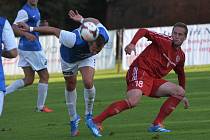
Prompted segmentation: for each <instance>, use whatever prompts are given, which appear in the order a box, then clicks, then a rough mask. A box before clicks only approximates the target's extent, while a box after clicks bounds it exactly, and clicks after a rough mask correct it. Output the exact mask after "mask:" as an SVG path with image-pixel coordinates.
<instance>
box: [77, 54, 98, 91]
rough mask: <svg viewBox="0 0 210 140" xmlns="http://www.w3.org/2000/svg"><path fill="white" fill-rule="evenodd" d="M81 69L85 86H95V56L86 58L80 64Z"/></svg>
mask: <svg viewBox="0 0 210 140" xmlns="http://www.w3.org/2000/svg"><path fill="white" fill-rule="evenodd" d="M78 67H79V70H80V72H81V74H82V79H83V82H84V86H85V88H88V89H89V88H92V87H93V78H94V73H95V56H92V57H89V58H86V59H84V60H82V61H80V63H79V64H78Z"/></svg>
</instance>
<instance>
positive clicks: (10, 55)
mask: <svg viewBox="0 0 210 140" xmlns="http://www.w3.org/2000/svg"><path fill="white" fill-rule="evenodd" d="M17 55H18V52H17V49H12V50H10V51H9V55H8V56H9V58H15V57H17Z"/></svg>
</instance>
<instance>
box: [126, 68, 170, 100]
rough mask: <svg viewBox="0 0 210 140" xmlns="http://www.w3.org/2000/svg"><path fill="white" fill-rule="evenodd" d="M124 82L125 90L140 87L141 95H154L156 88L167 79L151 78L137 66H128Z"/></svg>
mask: <svg viewBox="0 0 210 140" xmlns="http://www.w3.org/2000/svg"><path fill="white" fill-rule="evenodd" d="M126 82H127V91H129V90H131V89H140V90H141V91H142V92H143V95H146V96H150V97H156V96H155V93H156V91H157V90H158V88H159V87H160V86H161V85H162V84H164V83H166V82H168V81H166V80H164V79H156V78H153V77H151V76H150V75H149V74H148V73H147V72H146V71H144V70H142V69H140V68H139V67H130V68H129V70H128V72H127V75H126Z"/></svg>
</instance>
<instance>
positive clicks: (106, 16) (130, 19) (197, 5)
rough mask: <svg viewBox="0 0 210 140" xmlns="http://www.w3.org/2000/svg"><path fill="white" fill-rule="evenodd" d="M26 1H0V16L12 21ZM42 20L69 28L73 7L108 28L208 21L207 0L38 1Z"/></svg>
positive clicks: (71, 26)
mask: <svg viewBox="0 0 210 140" xmlns="http://www.w3.org/2000/svg"><path fill="white" fill-rule="evenodd" d="M25 2H26V0H0V16H6V17H7V18H8V19H9V21H10V22H13V21H14V18H15V17H16V14H17V11H18V10H19V9H20V8H21V7H22V5H23V4H24V3H25ZM38 7H39V9H40V12H41V15H42V19H46V20H47V21H48V22H49V23H50V25H52V26H56V27H60V28H63V29H73V28H75V27H77V26H78V24H77V23H75V22H73V21H72V20H69V19H68V16H67V14H68V11H69V10H70V9H77V10H78V11H79V12H80V13H81V14H82V15H84V17H90V16H91V17H95V18H98V19H99V20H100V21H101V22H102V23H103V24H105V25H106V27H107V28H108V29H110V30H111V29H120V28H138V27H159V26H171V25H173V24H174V23H175V22H177V21H182V22H185V23H186V24H188V25H189V24H202V23H209V22H210V18H209V15H210V8H209V7H210V2H209V0H39V5H38Z"/></svg>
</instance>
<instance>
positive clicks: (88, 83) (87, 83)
mask: <svg viewBox="0 0 210 140" xmlns="http://www.w3.org/2000/svg"><path fill="white" fill-rule="evenodd" d="M84 87H85V88H87V89H91V88H92V87H93V81H92V80H91V79H88V80H85V81H84Z"/></svg>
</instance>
